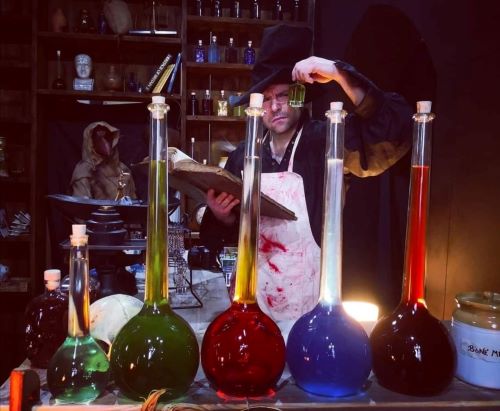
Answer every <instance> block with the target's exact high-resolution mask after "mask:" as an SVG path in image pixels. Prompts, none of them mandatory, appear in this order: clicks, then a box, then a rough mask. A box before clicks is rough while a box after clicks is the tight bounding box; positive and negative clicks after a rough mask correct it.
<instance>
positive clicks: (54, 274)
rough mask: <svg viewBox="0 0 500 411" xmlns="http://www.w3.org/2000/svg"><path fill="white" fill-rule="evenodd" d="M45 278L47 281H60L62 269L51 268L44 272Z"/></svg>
mask: <svg viewBox="0 0 500 411" xmlns="http://www.w3.org/2000/svg"><path fill="white" fill-rule="evenodd" d="M43 279H44V280H45V281H59V280H60V279H61V270H57V269H55V268H50V269H48V270H45V271H44V272H43Z"/></svg>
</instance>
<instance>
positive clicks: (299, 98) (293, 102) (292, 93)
mask: <svg viewBox="0 0 500 411" xmlns="http://www.w3.org/2000/svg"><path fill="white" fill-rule="evenodd" d="M305 97H306V87H305V86H304V85H303V84H300V83H294V84H292V85H290V88H289V90H288V105H289V106H290V107H304V100H305Z"/></svg>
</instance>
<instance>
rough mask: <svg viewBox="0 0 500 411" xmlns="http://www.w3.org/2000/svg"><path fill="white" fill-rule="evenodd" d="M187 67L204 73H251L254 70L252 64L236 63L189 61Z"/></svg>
mask: <svg viewBox="0 0 500 411" xmlns="http://www.w3.org/2000/svg"><path fill="white" fill-rule="evenodd" d="M185 64H186V69H187V70H188V72H190V71H193V72H194V71H196V72H197V73H203V74H213V73H217V74H250V72H251V71H252V68H253V65H252V64H235V63H216V64H213V63H195V62H194V61H188V62H187V63H185Z"/></svg>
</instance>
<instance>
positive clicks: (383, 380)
mask: <svg viewBox="0 0 500 411" xmlns="http://www.w3.org/2000/svg"><path fill="white" fill-rule="evenodd" d="M413 120H414V126H413V151H412V160H411V175H410V176H411V177H410V178H411V180H410V198H409V201H408V217H407V222H406V247H405V264H404V279H403V291H402V296H401V302H400V303H399V305H398V306H397V307H396V309H395V310H394V311H393V312H392V313H391V314H389V315H387V316H385V317H384V318H382V319H380V320H379V321H378V322H377V324H376V325H375V328H374V329H373V331H372V333H371V335H370V341H371V345H372V350H373V372H374V373H375V376H376V377H377V381H378V382H379V384H380V385H382V386H384V387H386V388H388V389H390V390H392V391H397V392H400V393H403V394H410V395H419V396H420V395H426V396H427V395H434V394H437V393H439V392H441V391H443V390H444V389H445V388H446V387H447V386H448V385H449V384H450V382H451V381H452V379H453V376H454V375H455V367H456V350H455V345H454V344H453V342H452V339H451V337H450V335H449V333H448V331H447V329H446V328H445V326H444V325H443V324H442V323H441V321H439V320H438V319H437V318H435V317H433V316H432V315H431V314H430V312H429V311H428V309H427V305H426V303H425V291H424V289H425V254H426V233H427V216H428V206H429V180H430V171H431V132H432V121H433V120H434V114H433V113H431V102H430V101H419V102H417V113H416V114H415V115H414V116H413Z"/></svg>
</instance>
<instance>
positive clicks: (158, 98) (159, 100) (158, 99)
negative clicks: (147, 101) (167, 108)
mask: <svg viewBox="0 0 500 411" xmlns="http://www.w3.org/2000/svg"><path fill="white" fill-rule="evenodd" d="M153 104H165V97H164V96H153Z"/></svg>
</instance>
